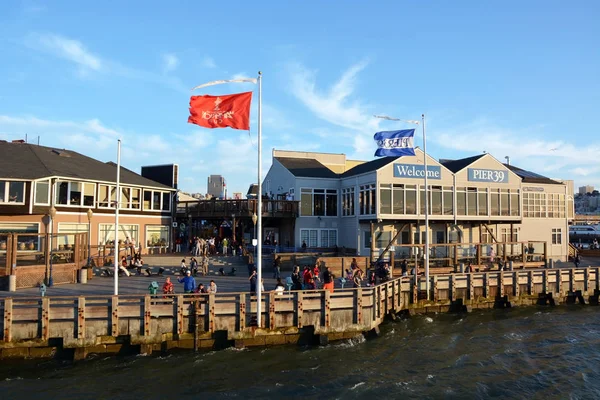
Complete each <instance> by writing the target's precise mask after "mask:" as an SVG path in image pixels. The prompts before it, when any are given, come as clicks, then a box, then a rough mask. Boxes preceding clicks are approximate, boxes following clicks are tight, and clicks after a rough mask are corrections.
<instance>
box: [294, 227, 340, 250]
mask: <svg viewBox="0 0 600 400" xmlns="http://www.w3.org/2000/svg"><path fill="white" fill-rule="evenodd" d="M303 242H304V243H306V245H307V246H308V247H335V246H337V229H300V244H302V243H303Z"/></svg>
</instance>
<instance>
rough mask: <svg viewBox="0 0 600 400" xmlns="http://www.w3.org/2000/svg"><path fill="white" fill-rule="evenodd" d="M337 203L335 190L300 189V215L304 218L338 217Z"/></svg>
mask: <svg viewBox="0 0 600 400" xmlns="http://www.w3.org/2000/svg"><path fill="white" fill-rule="evenodd" d="M337 202H338V196H337V190H335V189H307V188H304V189H300V213H301V215H302V216H311V215H314V216H327V217H337ZM307 245H308V243H307Z"/></svg>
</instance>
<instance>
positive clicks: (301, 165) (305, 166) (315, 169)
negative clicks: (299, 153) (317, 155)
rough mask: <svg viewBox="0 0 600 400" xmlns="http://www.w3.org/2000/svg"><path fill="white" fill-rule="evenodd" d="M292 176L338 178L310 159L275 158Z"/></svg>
mask: <svg viewBox="0 0 600 400" xmlns="http://www.w3.org/2000/svg"><path fill="white" fill-rule="evenodd" d="M275 159H276V160H277V161H279V162H280V163H281V165H283V166H284V167H285V168H286V169H287V170H288V171H290V172H291V173H292V174H293V175H294V176H296V177H301V178H338V177H339V175H338V174H336V173H335V172H333V171H332V170H330V169H329V168H327V167H326V166H325V165H323V164H321V163H320V162H319V161H317V160H315V159H311V158H291V157H289V158H288V157H275Z"/></svg>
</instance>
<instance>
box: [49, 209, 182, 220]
mask: <svg viewBox="0 0 600 400" xmlns="http://www.w3.org/2000/svg"><path fill="white" fill-rule="evenodd" d="M133 211H139V210H133ZM163 212H166V211H163ZM56 215H82V216H84V217H86V218H87V215H86V213H84V212H75V211H57V212H56ZM120 215H121V216H122V217H136V218H169V219H171V218H172V216H171V215H168V216H167V215H141V214H123V213H122V212H121V213H120ZM100 216H108V217H114V214H110V213H99V212H98V213H94V217H100Z"/></svg>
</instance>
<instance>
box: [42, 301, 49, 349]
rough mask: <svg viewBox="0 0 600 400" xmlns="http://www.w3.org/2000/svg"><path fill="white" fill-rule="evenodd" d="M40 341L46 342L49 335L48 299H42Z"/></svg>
mask: <svg viewBox="0 0 600 400" xmlns="http://www.w3.org/2000/svg"><path fill="white" fill-rule="evenodd" d="M40 324H41V333H42V337H41V338H42V340H48V337H49V333H50V297H42V318H41V321H40Z"/></svg>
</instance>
